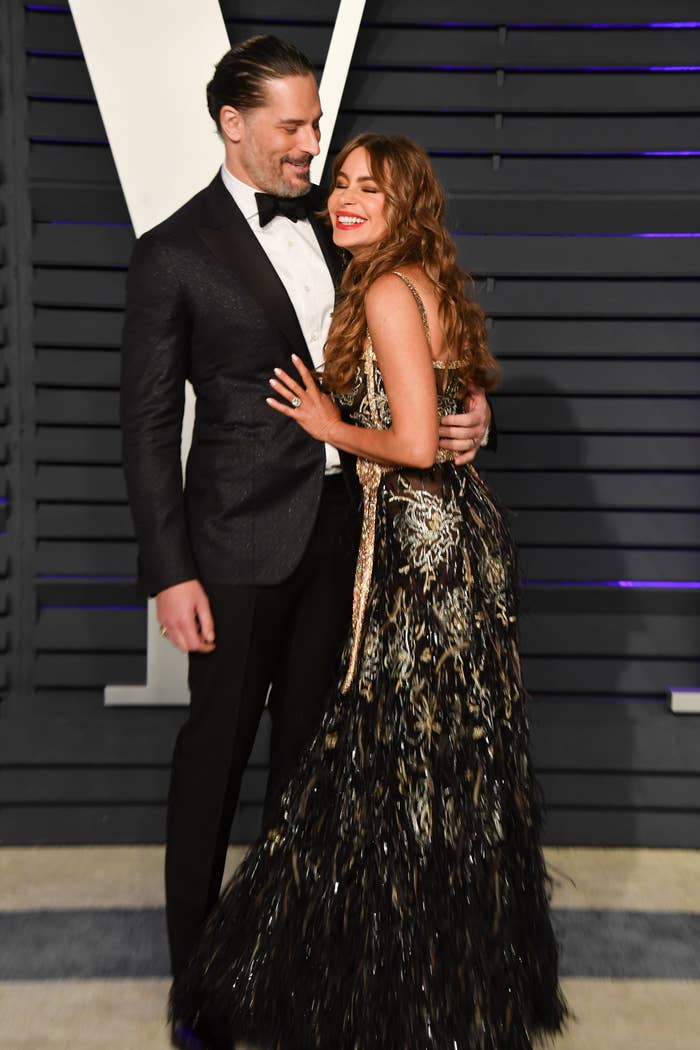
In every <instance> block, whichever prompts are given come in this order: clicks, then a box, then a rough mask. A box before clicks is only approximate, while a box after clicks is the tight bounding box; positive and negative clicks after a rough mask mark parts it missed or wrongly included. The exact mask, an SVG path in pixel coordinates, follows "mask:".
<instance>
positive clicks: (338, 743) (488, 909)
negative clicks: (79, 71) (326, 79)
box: [171, 135, 566, 1050]
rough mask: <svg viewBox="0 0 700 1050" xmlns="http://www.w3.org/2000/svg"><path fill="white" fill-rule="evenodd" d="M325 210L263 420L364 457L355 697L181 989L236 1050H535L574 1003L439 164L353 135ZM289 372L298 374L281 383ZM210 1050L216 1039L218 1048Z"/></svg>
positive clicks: (489, 381)
mask: <svg viewBox="0 0 700 1050" xmlns="http://www.w3.org/2000/svg"><path fill="white" fill-rule="evenodd" d="M333 179H334V181H333V190H332V193H331V196H330V199H329V203H328V210H329V214H330V218H331V221H332V223H333V229H334V239H335V241H336V243H337V244H338V245H340V246H341V247H343V248H345V249H347V251H348V252H350V254H351V257H352V258H351V261H350V263H349V265H348V268H347V270H346V272H345V276H344V279H343V283H342V287H341V298H340V302H339V305H338V307H337V309H336V311H335V314H334V319H333V324H332V327H331V332H330V335H329V340H328V345H327V347H326V361H327V363H326V367H325V370H324V375H323V386H324V388H325V390H326V391H332V392H333V395H332V396H329V394H328V393H324V392H322V391H321V390H320V389H319V387H318V386H317V384H316V382H315V379H314V377H313V376H312V375H311V374H310V373H309V372H307V371H306V369H305V368H304V365H303V364H302V363H301V362H300V361H298V360H297V359H294V366H295V368H296V371H297V373H298V378H296V377H292V375H291V374H287V373H286V372H283V371H279V370H278V372H277V376H276V378H275V379H273V380H272V381H271V382H272V386H273V388H274V390H275V397H273V398H270V399H269V401H270V404H271V407H272V408H275V409H276V410H277V411H280V412H284V413H286V414H287V415H288V416H289V417H290V419H292V420H294V421H295V422H296V423H297V424H298V425H301V426H303V427H304V428H305V429H306V430H307V431H308V432H309V433H310V434H311V435H312V436H314V437H316V438H318V440H326V441H330V442H331V443H332V444H335V445H336V446H337V447H338V448H340V449H343V450H345V451H348V452H351V453H354V454H355V455H357V456H358V474H359V476H360V480H361V482H362V485H363V489H364V519H363V530H362V541H361V547H360V554H359V557H358V567H357V578H356V587H355V602H354V608H353V623H352V628H351V631H350V637H349V640H348V644H347V647H346V652H345V656H344V665H343V669H342V676H341V680H340V682H339V685H338V689H337V691H336V694H335V695H334V696H332V697H331V698H330V700H329V705H328V709H327V712H326V715H325V717H324V720H323V723H322V726H321V729H320V731H319V733H318V735H317V736H316V738H315V739H314V741H313V742H312V744H311V745H310V746H309V748H308V749H307V751H306V753H305V755H304V758H303V760H302V763H301V766H300V768H299V770H298V771H297V773H296V775H295V777H294V779H293V780H292V782H291V783H290V784H289V786H288V788H287V790H286V792H285V795H284V797H283V800H282V804H281V809H280V813H279V820H278V822H277V826H276V827H275V828H274V829H273V830H272V831H271V832H270V833H269V834H268V835H267V836H266V837H264V838H262V839H260V840H259V841H258V842H257V844H256V845H255V846H254V847H253V848H252V849H251V851H250V852H249V853H248V855H247V857H246V859H245V860H244V861H243V863H242V864H241V866H240V867H239V869H238V871H237V873H236V875H235V876H234V878H233V880H232V881H231V882H230V883H229V885H228V886H227V888H226V889H225V890H224V893H223V895H222V897H221V899H220V902H219V904H218V906H217V907H216V909H215V910H214V912H213V913H212V915H211V917H210V919H209V922H208V924H207V927H206V930H205V933H204V936H203V938H202V941H201V943H200V946H199V949H198V951H197V952H196V954H195V956H194V957H193V959H192V960H191V963H190V966H189V969H188V970H187V972H186V974H185V975H184V977H183V978H182V979H181V980H180V981H178V982H177V984H176V985H175V986H174V988H173V991H172V994H171V1003H172V1005H173V1007H174V1012H175V1014H176V1016H179V1017H189V1018H191V1019H192V1021H193V1022H195V1023H196V1024H197V1028H198V1031H200V1032H206V1033H208V1034H209V1035H210V1037H211V1038H212V1039H214V1040H215V1041H216V1040H221V1041H222V1045H228V1042H229V1041H231V1040H234V1041H235V1040H244V1041H246V1042H248V1043H251V1044H253V1045H255V1046H256V1047H258V1046H259V1047H264V1048H266V1050H267V1048H274V1050H315V1048H318V1050H527V1048H530V1047H531V1046H532V1045H533V1041H534V1040H535V1039H536V1037H537V1036H538V1035H542V1034H547V1033H554V1032H556V1031H558V1030H559V1029H560V1027H561V1025H562V1023H563V1020H564V1017H565V1014H566V1007H565V1005H564V1002H563V999H562V997H561V993H560V990H559V985H558V979H557V945H556V940H555V937H554V935H553V932H552V927H551V923H550V915H549V907H548V894H547V890H548V883H547V877H546V873H545V868H544V863H543V858H542V851H541V847H540V842H539V827H540V814H539V803H538V796H537V790H536V786H535V784H534V781H533V775H532V770H531V766H530V759H529V752H528V718H527V713H526V696H525V693H524V690H523V685H522V681H521V675H520V662H519V657H518V649H517V592H518V581H517V572H516V556H515V551H514V548H513V542H512V539H511V536H510V533H509V530H508V526H507V524H506V522H505V520H504V516H503V513H502V512H501V511H500V510H499V508H498V506H497V504H496V501H495V499H494V497H493V496H492V494H491V493H490V492H489V490H488V488H487V487H486V485H485V484H484V483H483V482H482V481H481V480H480V479H479V477H478V475H477V473H476V472H475V471H474V470H473V468H471V467H461V466H457V465H456V464H455V463H454V462H453V457H451V456H450V454H449V453H441V454H440V455H438V417H439V416H440V415H448V414H452V413H455V412H457V411H458V406H459V405H460V404H461V402H462V400H463V397H464V394H465V392H466V391H467V389H468V384H469V383H474V382H477V383H480V384H481V385H484V386H487V387H489V386H492V385H493V383H494V380H495V362H494V361H493V358H492V357H491V356H490V354H489V353H488V351H487V349H486V347H485V341H484V324H483V314H482V312H481V311H480V309H479V308H478V307H477V306H476V305H475V304H474V303H472V302H470V301H469V300H468V299H467V297H466V293H465V290H464V285H465V281H464V274H463V273H461V271H460V270H459V269H458V267H457V265H456V262H455V254H454V248H453V246H452V243H451V241H450V239H449V236H448V235H447V232H446V230H445V228H444V226H443V224H442V215H443V209H444V198H443V194H442V191H441V189H440V187H439V184H438V183H437V181H436V179H435V176H434V174H433V172H432V170H431V167H430V162H429V160H428V158H427V156H426V155H425V154H424V153H423V151H422V150H421V149H420V148H419V147H417V146H416V145H415V144H413V143H412V142H410V141H409V140H407V139H404V138H400V137H397V136H380V135H362V136H359V137H358V138H357V139H355V140H353V141H352V142H351V143H349V144H348V146H346V147H345V149H344V150H343V151H342V152H341V153H340V155H339V156H338V158H337V161H336V163H335V166H334V176H333ZM291 371H292V369H290V372H291ZM217 1045H218V1044H217Z"/></svg>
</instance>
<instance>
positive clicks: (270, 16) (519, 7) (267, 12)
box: [59, 0, 697, 26]
mask: <svg viewBox="0 0 700 1050" xmlns="http://www.w3.org/2000/svg"><path fill="white" fill-rule="evenodd" d="M59 6H61V7H67V0H60V3H59ZM221 11H222V13H223V15H224V17H225V18H227V19H232V20H234V21H236V20H248V19H252V18H260V19H262V18H264V19H266V20H270V21H274V20H275V19H278V20H279V21H280V22H284V21H285V20H287V19H288V17H289V0H221ZM459 14H460V18H459V19H457V18H455V4H454V0H433V2H432V3H431V4H429V5H428V4H426V3H425V0H375V2H374V3H373V4H372V7H371V8H370V9H369V10H368V11H365V17H364V19H363V21H364V22H365V23H366V24H372V25H393V24H406V23H410V24H415V25H424V26H430V25H433V24H434V23H435V22H440V21H442V22H450V23H451V24H453V25H454V24H458V25H459V24H464V25H479V24H482V25H496V26H500V25H522V24H523V23H524V22H525V24H527V25H555V26H561V25H574V26H576V25H590V23H591V0H567V3H566V4H562V3H561V2H560V0H528V4H527V10H526V11H524V10H523V0H472V2H470V4H469V8H468V9H465V10H463V11H460V12H459ZM663 15H664V18H665V19H666V20H668V21H681V20H683V21H686V20H691V19H694V18H695V17H696V15H697V8H696V7H695V5H694V3H693V0H664V5H663ZM334 16H335V7H334V0H304V14H303V18H302V17H299V18H298V21H303V20H304V19H309V20H313V21H316V20H324V19H327V20H328V21H332V19H333V18H334ZM658 19H659V3H658V0H615V3H614V4H610V5H608V7H607V8H606V23H608V24H616V23H622V24H630V23H631V24H633V25H637V24H639V23H648V22H654V21H658Z"/></svg>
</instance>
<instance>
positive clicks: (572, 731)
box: [479, 359, 661, 845]
mask: <svg viewBox="0 0 700 1050" xmlns="http://www.w3.org/2000/svg"><path fill="white" fill-rule="evenodd" d="M517 364H518V362H517V361H515V360H512V359H511V361H510V362H509V361H505V362H503V373H504V375H503V383H502V387H501V388H500V390H499V393H498V394H497V395H496V396H495V398H494V403H495V410H496V416H497V420H498V427H499V451H498V452H497V453H496V455H495V457H491V456H489V457H487V456H483V457H482V458H481V462H480V464H479V466H480V468H483V470H482V472H483V474H484V476H485V477H487V479H488V482H489V484H490V485H491V486H492V487H493V489H494V490H495V492H496V493H497V494H498V495H499V496H500V498H501V499H502V501H503V503H504V504H505V505H506V506H507V507H508V508H509V510H510V513H511V520H512V525H513V530H514V533H515V537H516V540H517V543H518V547H519V551H520V557H521V576H522V578H523V594H522V621H521V645H522V652H523V657H524V674H525V682H526V685H527V687H528V689H529V691H530V693H531V695H532V697H533V707H532V713H533V719H532V720H533V756H534V761H535V764H536V767H537V771H538V776H539V779H540V783H541V785H542V788H543V791H544V795H545V800H546V806H547V821H546V839H547V841H548V842H550V843H556V844H562V845H565V844H570V845H574V844H601V845H603V844H605V845H613V844H623V843H625V844H633V843H635V842H638V841H642V829H641V827H640V826H639V822H638V817H637V813H636V811H635V809H636V806H637V805H638V804H639V800H638V798H637V794H638V791H637V786H636V779H635V773H634V770H635V768H636V767H637V766H638V756H637V755H636V733H637V729H638V723H639V718H640V716H641V717H642V720H643V711H642V708H644V709H648V707H649V703H650V702H651V703H653V704H654V705H655V706H657V707H658V705H659V701H660V699H661V698H660V697H659V696H651V695H648V696H639V695H637V694H636V692H635V691H634V689H632V688H631V682H632V681H633V680H634V679H635V678H636V677H637V675H636V674H635V673H634V672H632V673H630V664H631V662H633V661H634V659H635V656H636V655H637V653H636V651H635V650H636V646H635V643H634V634H635V615H634V610H633V609H632V608H631V607H630V601H629V599H630V598H633V599H634V598H637V597H638V596H636V595H634V594H630V592H625V591H622V590H620V589H618V588H616V587H610V586H601V585H600V584H601V583H602V582H603V581H608V580H611V579H612V580H617V579H620V578H624V571H625V563H626V557H625V550H624V544H625V536H624V535H623V534H622V532H621V531H620V527H619V523H620V521H621V520H623V519H621V517H620V515H619V514H617V513H616V512H615V507H614V504H611V502H610V501H609V499H608V498H607V496H606V488H607V483H606V482H605V481H603V482H602V483H601V481H600V478H601V471H600V468H601V467H604V464H601V463H600V462H599V461H598V460H597V459H596V457H597V456H599V451H598V449H597V448H596V447H595V446H597V445H600V442H601V435H591V434H589V433H587V432H586V431H585V430H584V429H583V427H584V426H585V412H583V413H582V412H581V410H580V405H581V401H582V399H581V398H572V397H570V396H569V395H567V393H566V391H564V390H561V389H559V388H558V387H557V386H556V384H554V383H553V382H552V381H551V379H550V378H549V377H547V376H546V375H544V374H543V375H541V376H533V375H532V373H530V374H529V375H528V376H527V378H525V377H523V378H518V377H517V371H518V367H517ZM509 365H512V368H509ZM591 367H594V363H593V362H592V363H591ZM591 438H592V439H593V440H591ZM611 440H614V439H611ZM596 584H598V585H597V586H596Z"/></svg>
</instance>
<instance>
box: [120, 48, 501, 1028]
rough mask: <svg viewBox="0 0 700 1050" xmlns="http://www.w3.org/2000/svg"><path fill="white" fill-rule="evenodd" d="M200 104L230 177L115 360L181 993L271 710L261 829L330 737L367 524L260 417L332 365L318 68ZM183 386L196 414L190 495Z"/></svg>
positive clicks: (350, 497) (339, 459)
mask: <svg viewBox="0 0 700 1050" xmlns="http://www.w3.org/2000/svg"><path fill="white" fill-rule="evenodd" d="M207 100H208V106H209V112H210V113H211V116H212V118H213V119H214V121H215V123H216V125H217V128H218V131H219V134H220V136H221V138H222V140H223V144H224V150H225V162H224V164H223V166H222V168H221V170H220V172H217V174H216V176H215V178H214V180H213V181H212V183H211V184H210V185H209V186H207V187H206V188H205V189H203V190H202V191H201V192H200V193H198V194H197V195H196V196H195V197H194V198H193V199H192V200H190V201H189V202H188V203H187V204H185V205H184V206H183V207H182V208H180V209H179V210H178V211H177V212H175V214H174V215H172V216H171V217H170V218H169V219H167V220H166V221H165V222H163V223H161V224H160V225H159V226H157V227H155V228H154V229H152V230H150V231H149V232H148V233H147V234H145V235H144V236H143V237H141V238H140V240H139V241H138V242H137V244H136V247H135V250H134V255H133V259H132V264H131V268H130V271H129V278H128V285H127V312H126V324H125V330H124V344H123V373H122V425H123V434H124V464H125V471H126V477H127V484H128V491H129V498H130V502H131V507H132V512H133V517H134V522H135V526H136V533H137V538H138V542H139V565H140V575H141V578H142V580H143V582H144V583H145V585H146V587H147V588H148V591H149V593H150V594H155V595H156V602H157V610H158V619H159V622H160V624H161V633H162V634H163V636H164V637H165V638H167V639H168V640H169V641H170V642H172V643H173V644H175V645H176V646H178V648H180V649H181V650H183V651H186V652H188V653H189V654H190V658H189V659H190V663H189V687H190V694H191V705H190V711H189V716H188V718H187V720H186V722H185V724H184V725H183V727H182V728H181V730H180V733H179V735H178V738H177V743H176V746H175V752H174V756H173V764H172V774H171V786H170V795H169V805H168V821H167V853H166V902H167V919H168V936H169V941H170V951H171V959H172V967H173V973H174V975H175V976H177V975H178V974H179V973H181V972H182V970H183V968H184V966H185V964H186V962H187V959H188V957H189V955H190V954H191V952H192V950H193V948H194V946H195V944H196V942H197V939H198V936H199V933H200V930H201V928H202V925H203V923H204V920H205V917H206V915H207V913H208V911H209V910H210V908H211V907H212V905H213V904H214V902H215V901H216V899H217V897H218V894H219V890H220V887H221V879H222V875H223V869H224V862H225V857H226V848H227V844H228V840H229V835H230V830H231V823H232V820H233V816H234V812H235V808H236V804H237V801H238V795H239V791H240V785H241V778H242V775H243V772H244V770H245V767H246V763H247V761H248V758H249V755H250V751H251V748H252V745H253V741H254V738H255V734H256V730H257V727H258V723H259V721H260V716H261V713H262V710H263V707H264V705H265V702H266V699H267V703H268V706H269V710H270V715H271V725H272V735H271V752H270V776H269V782H268V787H267V795H266V799H265V808H264V824H265V826H266V827H269V826H270V824H271V822H272V820H273V819H274V814H275V806H276V803H277V802H278V800H279V796H280V794H281V791H282V789H283V788H284V785H285V783H286V782H287V780H288V778H289V776H290V774H291V773H292V771H293V770H294V768H295V765H296V763H297V760H298V757H299V755H300V752H301V749H302V747H303V745H304V744H305V743H306V742H307V741H308V740H309V739H310V737H311V736H313V733H314V731H315V729H316V728H317V726H318V724H319V721H320V718H321V712H322V709H323V704H324V700H325V698H326V696H327V694H328V691H329V689H330V688H331V686H332V684H333V682H334V680H335V676H336V674H337V660H338V656H339V651H340V647H341V644H342V641H343V637H344V635H345V633H346V631H347V628H348V626H349V622H350V611H351V601H352V581H353V573H354V563H355V554H356V544H357V533H358V524H359V522H358V518H359V513H358V512H359V490H358V489H357V486H356V480H355V475H354V462H353V460H352V458H351V457H348V456H346V455H345V454H343V455H339V454H338V452H337V451H336V450H335V449H332V448H330V447H326V448H325V449H324V447H323V446H322V445H321V444H320V443H318V442H316V441H314V440H313V439H312V438H310V437H309V436H308V435H307V434H306V433H305V432H304V431H303V430H302V429H301V428H300V427H297V426H294V425H292V424H290V422H289V420H287V419H286V418H285V417H284V416H282V415H280V414H279V413H276V412H274V411H272V410H271V409H270V408H269V407H268V405H267V404H266V402H265V398H266V396H267V395H268V394H269V393H270V388H269V386H268V380H269V378H270V377H271V376H272V374H273V369H274V368H275V367H277V366H279V367H281V368H288V367H289V360H290V356H291V354H292V353H293V352H295V353H297V354H298V355H299V356H300V357H301V358H302V360H303V361H304V362H305V363H306V365H307V366H308V367H309V368H312V367H316V366H319V365H321V364H322V361H323V346H324V342H325V339H326V335H327V332H328V327H329V324H330V316H331V311H332V308H333V303H334V289H335V286H336V285H337V283H338V281H339V279H340V275H341V261H340V257H339V255H338V253H337V252H336V250H335V248H334V246H333V243H332V239H331V234H330V230H329V228H328V227H327V226H326V225H325V224H324V222H323V220H322V219H321V218H320V217H319V214H318V213H319V211H320V210H321V209H322V208H323V206H324V204H325V199H324V196H323V195H322V194H321V192H320V191H319V190H318V189H317V188H316V187H313V186H311V184H310V179H309V164H310V161H311V159H312V157H313V156H315V155H316V154H317V153H318V141H319V136H320V132H319V120H320V116H321V111H320V104H319V97H318V91H317V86H316V80H315V76H314V71H313V67H312V65H311V63H310V62H309V60H308V59H307V58H306V56H305V55H303V54H302V53H301V52H300V51H298V50H297V49H296V48H295V47H292V46H291V45H289V44H286V43H285V42H283V41H281V40H278V39H276V38H275V37H270V36H266V37H254V38H252V39H250V40H247V41H245V42H244V43H243V44H240V45H238V46H236V47H234V48H232V50H231V51H229V52H227V54H226V55H224V57H223V58H222V59H221V61H220V62H219V64H218V65H217V67H216V70H215V73H214V77H213V79H212V81H211V83H210V84H209V86H208V89H207ZM186 379H189V380H190V381H191V382H192V384H193V386H194V390H195V393H196V396H197V403H196V418H195V425H194V433H193V438H192V446H191V450H190V454H189V458H188V462H187V470H186V479H185V485H184V490H183V484H182V475H181V467H180V433H181V425H182V415H183V404H184V384H185V380H186ZM469 407H470V411H469V412H468V414H466V415H464V416H462V417H455V418H454V419H453V420H451V421H448V422H447V423H446V424H445V426H444V427H443V435H444V436H445V440H446V442H450V441H451V442H456V444H452V445H451V446H450V447H457V448H459V449H461V450H462V451H463V452H464V453H465V456H466V457H471V456H472V455H473V450H474V449H475V448H476V446H477V445H478V444H480V443H481V441H482V439H483V437H484V433H485V431H486V429H487V424H488V422H489V416H490V413H489V409H488V406H487V404H486V401H485V398H484V397H483V394H482V393H481V392H478V391H477V392H476V393H475V395H474V398H473V399H472V402H471V405H470V406H469ZM268 693H269V695H268ZM192 1020H193V1019H179V1018H176V1019H175V1022H174V1025H173V1043H174V1045H176V1046H183V1047H199V1046H205V1045H207V1044H206V1043H205V1042H202V1041H201V1040H202V1038H203V1035H202V1033H196V1032H195V1031H194V1030H192V1028H191V1026H190V1022H191V1021H192ZM185 1021H187V1022H188V1024H185V1023H184V1022H185Z"/></svg>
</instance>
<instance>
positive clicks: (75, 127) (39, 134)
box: [27, 100, 107, 218]
mask: <svg viewBox="0 0 700 1050" xmlns="http://www.w3.org/2000/svg"><path fill="white" fill-rule="evenodd" d="M27 133H28V135H29V137H30V139H33V138H39V139H49V140H51V139H55V140H58V141H66V142H99V143H101V144H104V143H105V142H107V132H106V131H105V126H104V124H103V122H102V117H101V116H100V110H99V107H98V105H97V103H94V104H93V105H90V104H87V103H80V104H79V105H78V104H76V103H75V102H61V101H44V100H36V101H34V102H30V103H29V111H28V114H27ZM54 217H55V216H52V218H54Z"/></svg>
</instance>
